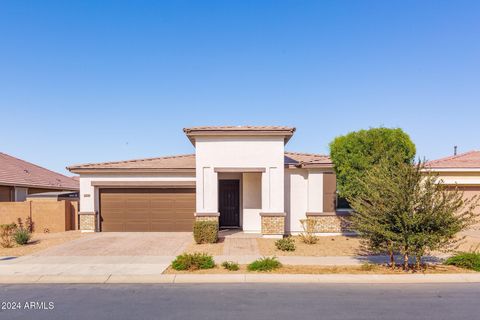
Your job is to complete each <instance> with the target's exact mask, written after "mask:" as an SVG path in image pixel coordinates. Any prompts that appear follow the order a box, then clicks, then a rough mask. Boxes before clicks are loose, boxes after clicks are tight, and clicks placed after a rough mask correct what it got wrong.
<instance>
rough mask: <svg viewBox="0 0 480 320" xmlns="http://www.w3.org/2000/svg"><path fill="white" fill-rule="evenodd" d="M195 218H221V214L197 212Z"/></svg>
mask: <svg viewBox="0 0 480 320" xmlns="http://www.w3.org/2000/svg"><path fill="white" fill-rule="evenodd" d="M194 216H195V217H220V213H219V212H195V213H194Z"/></svg>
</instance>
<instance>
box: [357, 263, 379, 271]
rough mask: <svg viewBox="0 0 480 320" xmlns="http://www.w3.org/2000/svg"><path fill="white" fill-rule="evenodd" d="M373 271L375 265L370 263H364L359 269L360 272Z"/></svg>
mask: <svg viewBox="0 0 480 320" xmlns="http://www.w3.org/2000/svg"><path fill="white" fill-rule="evenodd" d="M373 269H375V265H374V264H373V263H370V262H365V263H363V264H362V265H361V267H360V270H362V271H373Z"/></svg>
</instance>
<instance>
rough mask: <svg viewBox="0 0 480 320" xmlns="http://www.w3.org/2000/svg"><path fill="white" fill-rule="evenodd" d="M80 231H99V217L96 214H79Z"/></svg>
mask: <svg viewBox="0 0 480 320" xmlns="http://www.w3.org/2000/svg"><path fill="white" fill-rule="evenodd" d="M78 215H79V220H78V223H79V229H80V230H82V231H97V215H96V214H95V212H79V213H78Z"/></svg>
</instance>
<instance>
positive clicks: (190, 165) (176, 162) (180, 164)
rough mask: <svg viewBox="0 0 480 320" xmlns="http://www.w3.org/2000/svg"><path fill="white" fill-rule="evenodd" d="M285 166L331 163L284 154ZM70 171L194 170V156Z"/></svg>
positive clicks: (83, 166)
mask: <svg viewBox="0 0 480 320" xmlns="http://www.w3.org/2000/svg"><path fill="white" fill-rule="evenodd" d="M285 165H287V166H291V167H297V166H303V167H331V166H332V162H331V160H330V158H329V157H328V156H325V155H320V154H310V153H299V152H285ZM67 169H68V170H70V171H73V172H75V171H76V170H80V171H81V170H88V169H93V170H96V169H124V170H128V169H134V170H138V169H145V170H149V169H169V170H175V169H178V170H182V169H187V170H194V169H195V155H194V154H186V155H178V156H168V157H158V158H147V159H137V160H127V161H114V162H101V163H87V164H79V165H72V166H70V167H68V168H67Z"/></svg>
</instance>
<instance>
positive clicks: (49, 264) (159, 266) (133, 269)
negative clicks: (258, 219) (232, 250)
mask: <svg viewBox="0 0 480 320" xmlns="http://www.w3.org/2000/svg"><path fill="white" fill-rule="evenodd" d="M258 258H261V256H260V255H239V256H231V255H222V256H215V257H214V259H215V262H216V263H217V264H221V263H222V262H223V261H235V262H238V263H240V264H247V263H250V262H252V261H254V260H256V259H258ZM173 259H175V256H174V255H172V256H49V255H37V256H25V257H19V258H14V259H3V260H2V259H1V258H0V276H67V277H70V276H158V275H161V274H162V273H163V272H164V271H165V269H167V268H168V266H169V265H170V263H171V262H172V260H173ZM278 259H279V260H280V262H282V263H283V264H285V265H322V266H334V265H348V266H354V265H361V264H363V263H365V262H372V263H384V262H387V261H388V258H387V257H385V256H356V257H349V256H338V257H300V256H284V257H278Z"/></svg>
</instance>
